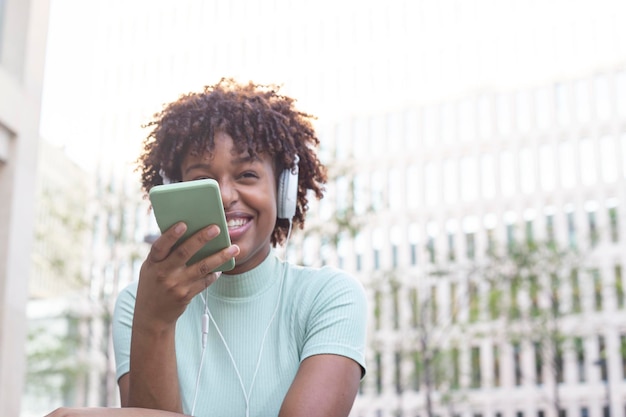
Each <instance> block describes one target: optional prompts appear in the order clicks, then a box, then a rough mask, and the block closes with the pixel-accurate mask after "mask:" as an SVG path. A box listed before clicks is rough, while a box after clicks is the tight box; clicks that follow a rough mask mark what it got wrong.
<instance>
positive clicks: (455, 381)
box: [451, 347, 461, 389]
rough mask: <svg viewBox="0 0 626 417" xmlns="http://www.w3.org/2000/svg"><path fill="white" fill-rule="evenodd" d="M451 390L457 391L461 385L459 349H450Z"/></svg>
mask: <svg viewBox="0 0 626 417" xmlns="http://www.w3.org/2000/svg"><path fill="white" fill-rule="evenodd" d="M451 356H452V361H451V362H452V389H458V388H459V387H460V385H461V364H460V356H461V354H460V352H459V348H457V347H454V348H452V352H451Z"/></svg>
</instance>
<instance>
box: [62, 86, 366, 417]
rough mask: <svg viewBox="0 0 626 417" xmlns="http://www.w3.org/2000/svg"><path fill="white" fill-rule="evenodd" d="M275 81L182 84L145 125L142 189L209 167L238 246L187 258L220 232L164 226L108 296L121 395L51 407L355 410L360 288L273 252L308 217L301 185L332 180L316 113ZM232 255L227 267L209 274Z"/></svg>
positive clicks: (201, 173) (223, 412)
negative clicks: (102, 403)
mask: <svg viewBox="0 0 626 417" xmlns="http://www.w3.org/2000/svg"><path fill="white" fill-rule="evenodd" d="M277 91H278V89H277V88H276V87H272V86H258V85H254V84H252V83H249V84H238V83H236V82H235V81H233V80H229V79H225V80H222V81H221V82H220V83H218V84H217V85H215V86H210V87H206V88H205V89H204V90H203V91H202V92H199V93H190V94H187V95H184V96H182V97H181V98H180V99H178V100H177V101H175V102H173V103H171V104H169V105H168V106H166V107H165V108H164V110H163V111H161V112H160V113H158V114H157V115H155V119H154V120H153V121H152V122H151V123H150V124H149V125H148V126H149V127H152V131H151V133H150V134H149V136H148V138H147V139H146V141H145V144H144V145H145V146H144V152H143V154H142V155H141V156H140V158H139V163H140V170H141V174H142V183H143V188H144V191H146V192H148V191H149V190H150V189H151V188H152V187H153V186H155V185H159V184H161V183H163V182H164V181H174V182H177V181H192V180H197V179H202V178H213V179H215V180H216V181H217V182H218V183H219V185H220V192H221V196H222V202H223V205H224V210H225V214H226V219H227V221H228V233H229V236H230V239H231V242H232V246H231V247H229V248H226V249H224V250H222V251H221V252H219V253H217V254H215V255H212V256H208V257H206V258H205V259H203V260H202V261H200V262H198V263H196V264H193V265H191V266H187V265H186V261H187V260H188V259H189V258H190V257H191V256H192V255H193V254H194V253H195V252H196V251H197V250H198V249H200V248H201V247H202V246H203V245H204V244H205V243H206V242H208V241H209V240H211V239H212V238H214V237H215V236H217V234H219V233H220V232H225V231H220V230H219V229H218V227H217V226H215V225H213V226H209V227H207V228H206V229H204V230H201V231H199V232H197V233H196V234H194V235H193V236H192V237H191V238H189V239H188V240H186V241H185V242H184V243H183V244H182V245H180V246H178V247H176V248H175V249H172V248H173V246H174V243H175V242H176V241H177V239H178V238H179V237H180V236H181V235H182V234H183V233H184V231H185V230H186V229H185V227H186V226H185V225H184V224H182V223H180V224H177V225H174V226H173V227H172V228H170V229H169V230H167V231H166V232H164V233H163V235H162V236H161V237H159V238H158V239H157V240H156V241H155V242H154V244H153V245H152V248H151V250H150V253H149V254H148V256H147V258H146V260H145V261H144V263H143V266H142V268H141V272H140V277H139V281H138V283H134V284H131V285H130V286H129V287H128V288H126V289H125V290H123V291H122V292H121V293H120V295H119V298H118V301H117V305H116V310H115V316H114V325H113V331H114V343H115V354H116V361H117V375H118V378H119V379H118V383H119V388H120V396H121V402H122V407H123V408H122V409H86V410H85V409H83V410H68V409H61V410H57V411H56V412H55V413H53V414H51V416H54V417H58V416H70V415H71V416H80V415H103V416H104V415H119V416H135V415H137V416H159V415H164V416H165V415H171V414H169V413H174V414H173V415H177V414H178V415H180V414H189V415H194V416H207V417H208V416H211V417H213V416H245V417H249V416H281V417H295V416H307V417H315V416H324V417H334V416H337V417H339V416H347V415H348V414H349V412H350V409H351V407H352V404H353V402H354V399H355V396H356V393H357V390H358V387H359V382H360V379H361V378H362V377H363V376H364V374H365V363H364V349H365V329H366V314H367V312H366V301H365V296H364V292H363V289H362V286H361V285H360V284H359V283H358V281H356V280H355V279H353V278H352V277H350V276H348V275H346V274H345V273H343V272H341V271H338V270H336V269H334V268H330V267H324V268H319V269H316V268H307V267H300V266H296V265H292V264H290V263H287V262H284V261H281V260H280V259H278V257H277V256H276V255H275V254H274V253H273V250H272V247H274V246H275V245H277V244H284V243H286V242H288V238H289V235H290V231H291V227H292V225H293V226H297V227H300V228H302V227H303V225H304V219H305V214H306V211H307V208H308V199H307V196H308V195H314V196H315V197H317V198H321V197H322V191H323V184H324V183H325V181H326V174H325V169H324V167H323V166H322V164H321V163H320V161H319V159H318V157H317V155H316V153H315V148H316V147H317V145H318V143H319V142H318V139H317V136H316V134H315V131H314V129H313V127H312V124H311V122H310V119H311V116H310V115H308V114H306V113H302V112H300V111H298V110H296V109H295V106H294V100H293V99H291V98H289V97H285V96H281V95H279V94H278V92H277ZM296 172H298V174H296ZM290 181H292V182H293V181H295V182H296V184H297V186H293V187H292V189H293V192H294V195H291V196H289V195H288V194H289V191H288V189H289V187H288V186H286V185H285V183H289V182H290ZM292 185H294V184H293V183H292ZM296 193H297V194H296ZM284 194H287V195H284ZM289 200H294V201H295V204H293V205H292V206H291V207H290V204H289ZM232 257H234V258H235V268H234V269H232V270H231V271H228V272H224V273H223V274H222V275H221V276H220V275H219V273H207V271H212V270H213V269H215V268H216V267H218V266H219V265H221V264H223V263H224V262H226V261H227V260H228V259H230V258H232ZM168 412H169V413H168Z"/></svg>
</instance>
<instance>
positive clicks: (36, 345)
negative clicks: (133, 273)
mask: <svg viewBox="0 0 626 417" xmlns="http://www.w3.org/2000/svg"><path fill="white" fill-rule="evenodd" d="M36 191H37V193H36V210H35V241H34V245H33V252H32V262H33V264H32V271H31V275H30V279H29V281H28V284H29V285H28V286H29V301H28V309H27V316H28V343H27V349H26V352H27V367H26V371H27V372H26V384H25V398H24V400H23V401H22V414H21V415H22V416H30V415H32V416H41V415H45V414H47V413H49V412H50V411H51V410H53V409H54V408H57V407H60V406H62V405H72V404H84V400H83V398H84V397H85V396H86V393H85V389H86V386H87V384H85V380H86V375H87V371H86V369H90V368H91V367H97V360H92V359H93V358H89V357H88V355H87V354H86V353H85V348H84V345H85V343H84V342H85V340H87V339H88V328H87V326H88V323H89V322H90V321H91V318H92V316H93V312H92V311H91V310H92V308H93V306H92V305H91V303H90V300H89V291H88V288H89V270H88V268H87V266H88V259H89V258H90V253H91V250H90V249H91V241H90V238H91V235H92V232H91V229H92V226H91V218H92V207H93V205H94V203H95V201H94V199H93V194H94V193H93V179H92V178H91V176H90V175H89V174H88V173H87V172H85V170H84V169H82V168H81V167H79V166H78V165H77V164H76V163H75V162H74V161H72V160H71V159H69V158H68V156H67V155H66V154H65V152H64V150H63V149H62V148H60V147H58V146H55V145H52V144H50V143H49V142H47V141H46V140H40V142H39V163H38V176H37V187H36ZM61 352H64V353H61ZM65 352H72V355H71V356H70V357H67V353H65Z"/></svg>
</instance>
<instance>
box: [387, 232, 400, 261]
mask: <svg viewBox="0 0 626 417" xmlns="http://www.w3.org/2000/svg"><path fill="white" fill-rule="evenodd" d="M389 237H390V239H389V240H390V242H391V267H392V268H394V269H396V268H397V267H398V265H399V263H400V262H399V259H398V255H399V254H398V251H399V247H400V244H401V243H402V242H401V238H402V230H401V229H400V227H399V226H393V227H392V228H391V232H390V236H389Z"/></svg>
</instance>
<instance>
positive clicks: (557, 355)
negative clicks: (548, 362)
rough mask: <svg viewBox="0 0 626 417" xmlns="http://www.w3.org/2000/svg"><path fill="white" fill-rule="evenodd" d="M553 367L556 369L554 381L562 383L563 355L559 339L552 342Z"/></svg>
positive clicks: (561, 343)
mask: <svg viewBox="0 0 626 417" xmlns="http://www.w3.org/2000/svg"><path fill="white" fill-rule="evenodd" d="M554 344H555V346H554V351H555V352H554V368H555V371H556V382H558V383H559V384H562V383H563V381H564V380H565V379H564V376H565V375H564V370H565V364H564V357H563V342H562V341H561V340H556V341H555V342H554Z"/></svg>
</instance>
